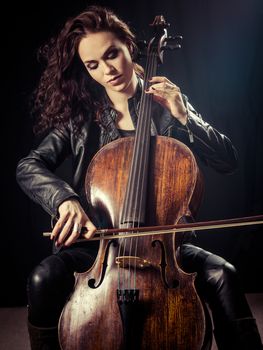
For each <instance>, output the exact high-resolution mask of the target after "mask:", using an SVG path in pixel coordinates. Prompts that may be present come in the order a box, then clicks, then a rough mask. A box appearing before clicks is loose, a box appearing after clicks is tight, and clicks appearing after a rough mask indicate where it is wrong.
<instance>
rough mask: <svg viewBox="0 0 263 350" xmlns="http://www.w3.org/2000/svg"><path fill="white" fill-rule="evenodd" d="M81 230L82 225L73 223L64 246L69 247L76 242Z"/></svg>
mask: <svg viewBox="0 0 263 350" xmlns="http://www.w3.org/2000/svg"><path fill="white" fill-rule="evenodd" d="M81 229H82V225H81V224H80V223H78V222H75V223H74V225H73V228H72V232H71V234H70V236H69V237H68V238H67V239H66V241H65V243H64V245H65V246H70V245H71V244H72V243H74V242H76V240H77V239H78V237H79V236H80V232H81Z"/></svg>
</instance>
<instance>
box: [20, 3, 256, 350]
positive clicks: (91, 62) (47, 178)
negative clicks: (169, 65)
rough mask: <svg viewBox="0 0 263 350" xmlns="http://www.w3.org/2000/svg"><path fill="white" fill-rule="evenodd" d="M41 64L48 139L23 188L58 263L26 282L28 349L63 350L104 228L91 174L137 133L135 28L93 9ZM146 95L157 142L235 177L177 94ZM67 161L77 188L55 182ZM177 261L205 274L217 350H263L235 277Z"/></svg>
mask: <svg viewBox="0 0 263 350" xmlns="http://www.w3.org/2000/svg"><path fill="white" fill-rule="evenodd" d="M42 55H43V57H44V58H45V59H46V69H45V71H44V72H43V75H42V77H41V80H40V83H39V86H38V89H37V91H36V95H35V106H34V112H35V113H36V115H37V116H38V120H37V124H36V131H37V132H47V131H48V134H47V136H46V137H45V138H44V139H43V141H42V142H41V143H40V145H39V146H38V147H37V148H36V149H34V150H32V151H31V152H30V153H29V155H28V156H27V157H25V158H23V159H22V160H21V161H20V162H19V164H18V167H17V180H18V183H19V184H20V186H21V188H22V189H23V190H24V191H25V193H26V194H27V195H28V196H29V197H30V198H31V199H32V200H34V201H35V202H37V203H39V204H41V205H42V207H43V208H44V209H45V210H46V211H47V212H48V213H50V214H51V215H52V217H54V218H56V219H57V221H56V224H55V226H54V228H53V230H52V235H51V239H53V240H54V242H55V250H54V254H53V255H51V256H49V257H47V258H46V259H44V260H43V261H42V262H41V263H40V264H39V265H38V266H37V267H36V268H35V269H34V271H33V272H32V274H31V276H30V277H29V280H28V305H29V308H28V312H29V313H28V329H29V334H30V341H31V347H32V349H40V348H42V347H43V346H46V348H47V349H57V348H59V345H58V339H57V325H58V319H59V316H60V313H61V310H62V308H63V305H64V303H65V301H66V299H67V297H68V295H69V293H70V292H71V291H72V288H73V286H74V275H73V274H74V271H78V272H81V271H86V270H87V269H88V268H89V267H90V266H91V264H92V262H93V261H94V256H95V254H96V246H94V245H93V244H92V243H91V242H88V239H89V238H91V237H92V236H93V234H94V232H95V230H96V225H98V224H99V223H95V222H92V221H91V220H90V219H89V217H88V215H87V211H88V208H86V203H85V194H84V191H83V187H84V177H85V171H86V169H87V165H88V163H89V161H90V159H91V158H92V156H93V155H94V154H95V153H96V151H97V150H98V149H99V148H100V147H102V146H104V145H105V144H107V143H109V142H111V141H113V140H115V139H117V138H119V137H125V136H127V135H131V134H133V133H134V129H135V128H136V123H137V107H138V104H139V99H140V95H141V91H142V77H143V69H142V68H141V67H140V66H139V65H138V64H136V63H135V62H134V60H135V58H136V45H135V38H134V35H133V34H132V33H131V31H130V29H129V28H128V26H127V25H126V24H125V23H124V22H122V21H121V20H120V19H119V18H118V17H116V15H115V14H113V13H112V12H111V11H109V10H106V9H104V8H101V7H89V8H88V9H87V10H86V11H85V12H83V13H81V14H80V15H79V16H77V17H75V18H73V19H70V20H68V21H67V22H66V24H65V26H64V28H63V29H62V31H61V32H60V33H59V35H58V36H57V38H56V39H53V40H51V42H50V43H49V45H46V46H45V47H44V50H42ZM146 93H148V94H152V95H153V98H154V103H153V110H152V125H151V133H152V134H160V135H166V136H170V137H174V138H177V139H179V140H180V141H182V142H184V143H185V144H186V145H187V146H189V147H190V148H191V149H192V151H193V152H194V154H195V155H196V156H198V157H200V158H201V159H202V160H203V161H204V162H205V163H206V164H207V165H209V166H211V167H213V168H214V169H215V170H217V171H219V172H222V173H231V172H232V171H234V170H235V168H236V164H237V160H236V151H235V149H234V147H233V146H232V144H231V142H230V140H229V139H228V138H227V137H226V136H224V135H222V134H221V133H219V132H218V131H217V130H215V129H214V128H213V127H211V126H210V125H209V124H208V123H206V122H204V121H203V120H202V119H201V117H200V115H199V114H198V113H197V112H196V111H195V110H194V109H193V107H192V106H191V105H190V104H189V102H188V101H187V98H186V97H185V96H184V95H182V94H181V92H180V89H179V87H178V86H176V85H175V84H174V83H172V82H170V81H169V80H168V79H167V78H165V77H159V76H155V77H152V78H151V80H150V81H149V86H148V89H147V91H146ZM70 154H72V156H73V180H72V184H71V185H69V184H67V183H66V182H64V181H63V180H62V179H60V178H58V177H57V176H56V175H54V170H55V169H56V168H57V167H58V166H59V164H61V162H62V161H63V160H64V159H65V158H66V157H67V156H69V155H70ZM82 227H85V228H86V229H87V232H86V233H85V234H84V236H85V238H86V239H87V242H85V243H83V244H80V243H75V244H73V243H74V242H76V240H77V238H78V237H79V235H80V230H81V228H82ZM180 255H181V264H182V266H183V268H184V269H185V270H186V271H189V272H193V271H197V273H198V276H197V278H196V287H197V290H198V292H199V293H200V294H202V296H203V297H204V298H205V300H206V301H207V302H208V303H209V306H210V308H211V310H212V314H213V321H214V327H215V331H214V333H215V338H216V342H217V344H218V348H219V349H224V350H226V349H247V348H248V346H249V347H250V349H261V340H260V336H259V333H258V330H257V326H256V323H255V320H254V319H253V316H252V314H251V311H250V309H249V306H248V304H247V301H246V299H245V296H244V295H243V294H242V293H241V291H240V287H239V285H238V278H237V276H236V271H235V268H234V267H233V266H232V265H231V264H229V263H228V262H226V261H225V260H224V259H222V258H221V257H219V256H216V255H213V254H211V253H209V252H207V251H205V250H203V249H201V248H199V247H196V246H194V245H193V244H191V243H186V244H184V245H183V246H182V248H181V254H180ZM244 330H246V331H245V332H244Z"/></svg>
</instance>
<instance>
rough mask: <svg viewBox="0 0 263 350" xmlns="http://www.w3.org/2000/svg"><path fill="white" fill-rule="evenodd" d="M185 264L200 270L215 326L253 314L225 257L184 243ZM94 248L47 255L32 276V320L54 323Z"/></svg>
mask: <svg viewBox="0 0 263 350" xmlns="http://www.w3.org/2000/svg"><path fill="white" fill-rule="evenodd" d="M180 259H181V264H182V267H183V269H184V270H185V271H187V272H194V271H196V272H197V277H196V282H195V283H196V288H197V291H198V293H199V295H200V296H201V297H202V298H203V299H204V300H205V301H206V302H207V303H208V304H209V306H210V308H211V311H212V314H213V322H214V326H215V328H217V325H222V324H225V323H226V322H230V321H232V320H235V319H240V318H247V317H251V316H252V315H251V311H250V308H249V306H248V303H247V301H246V298H245V296H244V294H243V293H242V291H241V288H240V286H239V281H238V277H237V274H236V270H235V268H234V267H233V266H232V265H231V264H229V263H228V262H227V261H226V260H224V259H223V258H221V257H219V256H217V255H214V254H211V253H210V252H207V251H205V250H203V249H201V248H199V247H196V246H194V245H192V244H183V245H182V247H181V251H180ZM92 262H93V257H92V254H91V252H90V251H89V250H88V249H87V248H85V247H83V246H81V245H76V246H74V247H73V246H72V247H70V248H67V249H64V250H61V251H60V252H58V253H57V254H54V255H51V256H49V257H47V258H46V259H44V260H43V261H42V262H41V263H40V264H39V265H38V266H37V267H36V268H35V269H34V270H33V272H32V273H31V275H30V277H29V279H28V306H29V322H30V323H31V324H33V325H34V326H37V327H54V326H56V325H57V324H58V319H59V316H60V313H61V311H62V308H63V306H64V304H65V302H66V300H67V297H68V295H69V294H70V292H71V291H72V289H73V286H74V271H77V272H83V271H86V270H87V269H88V268H89V267H90V266H91V264H92Z"/></svg>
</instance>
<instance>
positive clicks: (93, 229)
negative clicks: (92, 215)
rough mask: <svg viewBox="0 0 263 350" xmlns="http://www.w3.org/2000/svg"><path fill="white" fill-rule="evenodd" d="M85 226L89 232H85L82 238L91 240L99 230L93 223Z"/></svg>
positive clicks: (87, 223)
mask: <svg viewBox="0 0 263 350" xmlns="http://www.w3.org/2000/svg"><path fill="white" fill-rule="evenodd" d="M84 226H85V227H86V229H87V232H85V233H84V234H83V235H82V236H83V237H85V238H86V239H91V238H92V237H93V236H94V234H95V232H96V230H97V228H96V226H94V225H93V223H92V222H91V221H87V222H86V224H85V225H84Z"/></svg>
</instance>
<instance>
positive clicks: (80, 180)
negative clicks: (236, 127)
mask: <svg viewBox="0 0 263 350" xmlns="http://www.w3.org/2000/svg"><path fill="white" fill-rule="evenodd" d="M139 85H140V84H139ZM140 95H141V85H140V86H139V87H138V88H137V92H136V94H135V95H134V96H133V97H132V98H130V99H129V100H128V103H129V111H130V114H131V117H132V120H133V123H134V125H135V127H136V122H137V112H138V105H139V101H140ZM184 99H185V104H186V105H187V108H188V111H189V113H188V122H187V125H186V126H183V125H182V124H180V123H179V122H178V121H177V119H176V118H174V117H173V116H171V114H170V113H169V112H168V110H166V109H164V108H162V107H161V106H160V105H159V104H157V103H153V108H152V126H151V133H152V135H154V134H159V135H164V136H169V137H174V138H176V139H178V140H180V141H182V142H183V143H185V144H186V145H187V146H188V147H189V148H190V149H191V150H192V151H193V153H194V154H195V155H197V156H198V157H199V158H200V159H202V160H203V161H204V162H205V163H206V164H207V165H209V166H211V167H213V168H214V169H215V170H217V171H219V172H222V173H231V172H233V171H234V170H235V168H236V166H237V156H236V151H235V149H234V147H233V146H232V144H231V141H230V140H229V139H228V138H227V137H226V136H224V135H222V134H221V133H219V132H218V131H217V130H216V129H214V128H213V127H212V126H210V125H209V124H208V123H206V122H204V121H203V120H202V118H201V116H200V115H199V114H198V113H197V112H196V111H195V110H194V109H193V107H192V106H191V105H190V104H189V102H187V98H186V97H185V96H184ZM115 117H116V114H115V111H114V110H113V109H112V108H110V107H109V105H107V103H105V109H104V111H103V113H102V118H101V126H100V127H99V126H98V125H97V124H95V123H94V122H93V121H92V120H89V121H86V122H85V124H84V125H83V126H82V128H81V130H80V132H78V133H77V134H76V133H74V132H73V127H72V123H70V124H69V125H68V126H67V127H65V128H64V129H63V130H58V129H54V130H52V131H51V132H50V133H49V134H48V135H47V136H46V137H45V138H44V139H43V141H42V142H41V143H40V145H39V146H38V147H37V148H36V149H33V150H31V152H30V153H29V154H28V155H27V156H26V157H25V158H23V159H21V160H20V161H19V163H18V166H17V181H18V183H19V185H20V186H21V188H22V189H23V191H24V192H25V193H26V194H27V195H28V196H29V197H30V198H31V199H32V200H33V201H35V202H37V203H39V204H40V205H41V206H42V207H43V208H44V209H45V210H46V211H47V212H48V213H49V214H50V215H52V216H54V217H55V216H56V214H57V208H58V206H59V205H60V204H61V203H62V202H63V201H65V200H66V199H68V198H71V197H76V198H78V199H79V200H80V202H81V203H82V205H83V206H84V207H85V195H84V193H83V192H84V191H83V189H84V180H85V173H86V169H87V166H88V164H89V162H90V160H91V158H92V157H93V155H94V154H95V153H96V152H97V151H98V149H99V148H100V147H102V146H103V145H105V144H106V143H108V142H111V141H112V140H114V139H117V138H118V137H120V134H119V132H118V130H117V128H116V126H115ZM70 154H71V155H72V159H73V171H72V174H73V178H72V183H71V185H69V184H68V183H66V182H65V181H63V180H62V179H60V178H59V177H58V176H56V175H55V174H54V171H55V170H56V168H57V167H58V166H59V165H60V164H61V163H62V162H63V161H64V160H65V159H66V158H67V157H68V156H69V155H70ZM105 176H106V175H105Z"/></svg>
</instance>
